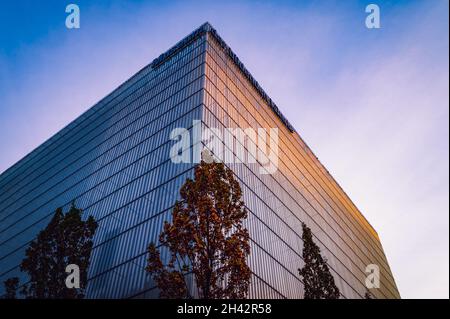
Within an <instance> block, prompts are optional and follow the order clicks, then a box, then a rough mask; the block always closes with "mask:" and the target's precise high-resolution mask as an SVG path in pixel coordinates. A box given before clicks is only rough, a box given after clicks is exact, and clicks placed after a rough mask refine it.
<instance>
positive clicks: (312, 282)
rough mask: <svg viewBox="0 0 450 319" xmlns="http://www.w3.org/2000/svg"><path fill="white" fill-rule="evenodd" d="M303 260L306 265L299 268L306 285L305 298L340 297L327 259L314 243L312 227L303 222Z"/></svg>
mask: <svg viewBox="0 0 450 319" xmlns="http://www.w3.org/2000/svg"><path fill="white" fill-rule="evenodd" d="M302 228H303V235H302V239H303V260H304V262H305V265H304V266H303V268H301V269H299V270H298V272H299V274H300V276H302V277H303V284H304V286H305V297H304V298H305V299H339V296H340V294H339V289H338V287H336V285H335V283H334V278H333V276H332V275H331V273H330V270H329V268H328V265H327V262H326V260H324V259H323V258H322V255H321V254H320V248H319V247H318V246H317V245H316V244H315V243H314V241H313V237H312V233H311V229H309V227H307V226H306V224H305V223H302Z"/></svg>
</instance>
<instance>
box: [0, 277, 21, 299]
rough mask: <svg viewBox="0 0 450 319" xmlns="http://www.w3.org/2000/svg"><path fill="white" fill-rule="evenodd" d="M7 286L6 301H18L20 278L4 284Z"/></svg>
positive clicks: (6, 281)
mask: <svg viewBox="0 0 450 319" xmlns="http://www.w3.org/2000/svg"><path fill="white" fill-rule="evenodd" d="M3 284H4V285H5V290H6V294H5V296H4V298H5V299H16V295H17V289H18V287H19V278H17V277H13V278H9V279H7V280H5V281H4V282H3Z"/></svg>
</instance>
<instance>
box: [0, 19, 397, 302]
mask: <svg viewBox="0 0 450 319" xmlns="http://www.w3.org/2000/svg"><path fill="white" fill-rule="evenodd" d="M194 121H200V123H201V125H202V128H215V129H217V130H218V131H219V132H223V130H224V129H225V128H237V127H240V128H255V129H256V128H278V132H279V133H278V145H279V146H278V160H277V163H276V165H277V167H278V169H277V170H276V172H275V173H273V174H261V173H260V171H259V169H260V168H261V165H260V164H259V163H258V160H257V159H254V160H253V161H250V160H245V159H242V158H238V157H239V154H238V152H236V148H237V147H238V144H239V142H240V141H238V140H233V142H234V144H233V145H234V146H232V147H231V149H230V148H228V149H227V146H224V148H223V152H227V153H228V154H232V157H233V159H234V161H233V163H226V165H228V166H229V167H230V168H231V169H232V170H233V171H234V173H235V175H236V178H237V179H238V180H239V182H240V184H241V187H242V189H243V194H244V201H245V204H246V206H247V208H248V211H249V217H248V219H247V221H246V225H247V227H248V229H249V232H250V237H251V247H252V249H251V255H250V257H249V263H250V266H251V269H252V272H253V275H252V280H251V287H250V291H249V297H250V298H302V295H303V286H302V282H301V279H300V277H299V276H298V271H297V269H298V268H300V267H302V263H303V262H302V258H301V252H302V240H301V222H305V223H306V224H307V225H308V226H309V227H310V228H311V230H312V232H313V234H314V235H315V241H316V243H317V244H318V245H319V246H320V248H321V250H322V254H323V255H324V256H325V257H326V259H327V260H328V263H329V266H330V268H331V271H332V273H333V276H334V278H335V281H336V284H337V286H338V287H339V289H340V291H341V294H342V298H363V297H364V294H365V292H366V288H365V284H364V283H365V279H366V276H367V274H366V273H365V269H366V267H367V265H369V264H376V265H378V266H379V268H380V275H381V285H380V288H379V289H371V291H370V292H371V293H372V295H374V297H376V298H398V297H399V293H398V290H397V287H396V285H395V281H394V279H393V276H392V274H391V271H390V269H389V265H388V262H387V260H386V257H385V255H384V252H383V249H382V247H381V243H380V240H379V238H378V236H377V233H376V232H375V231H374V229H373V228H372V227H371V226H370V225H369V223H368V222H367V221H366V220H365V219H364V217H363V216H362V214H361V213H360V212H359V211H358V209H357V208H356V207H355V205H354V204H353V203H352V202H351V200H350V199H349V198H348V196H347V195H346V194H345V192H344V191H343V190H342V189H341V188H340V187H339V185H338V184H337V183H336V182H335V181H334V179H333V178H332V177H331V176H330V175H329V173H328V172H327V170H326V169H325V168H324V167H323V165H322V164H321V163H320V162H319V161H318V160H317V158H316V157H315V156H314V154H313V153H312V151H311V150H310V149H309V148H308V146H307V145H306V144H305V143H304V142H303V140H302V139H301V138H300V136H299V135H298V134H297V133H296V132H295V130H294V129H293V128H292V126H291V125H290V124H289V122H288V121H287V120H286V119H285V118H284V117H283V115H282V114H281V113H280V111H279V110H278V108H277V107H276V105H275V104H274V103H273V102H272V101H271V100H270V98H269V97H268V96H267V94H265V93H264V91H263V90H262V89H261V87H260V86H259V85H258V83H257V82H256V81H255V80H254V79H253V77H252V76H251V75H250V73H249V72H248V71H247V70H246V69H245V67H244V66H243V65H242V63H241V62H240V61H239V59H238V58H237V57H236V56H235V55H234V53H233V52H232V51H231V49H230V48H229V47H228V46H227V45H226V44H225V42H224V41H223V40H222V39H221V38H220V36H219V35H218V34H217V32H216V31H215V30H214V29H213V28H212V27H211V26H210V25H209V24H204V25H202V26H201V27H200V28H199V29H197V30H195V31H194V32H193V33H191V34H190V35H188V36H187V37H186V38H185V39H183V40H182V41H180V42H179V43H178V44H176V45H175V46H174V47H173V48H171V49H170V50H169V51H167V52H166V53H164V54H162V55H161V56H160V57H158V58H157V59H155V60H154V61H153V62H152V63H151V64H149V65H148V66H147V67H145V68H144V69H142V70H141V71H139V72H138V73H137V74H136V75H134V76H133V77H132V78H130V79H129V80H128V81H126V82H125V83H124V84H122V85H121V86H120V87H119V88H117V89H116V90H115V91H113V92H112V93H111V94H110V95H108V96H107V97H105V98H104V99H103V100H101V101H100V102H99V103H97V104H96V105H94V106H93V107H92V108H91V109H89V110H88V111H87V112H85V113H84V114H83V115H81V116H80V117H79V118H77V119H76V120H75V121H73V122H72V123H70V124H69V125H68V126H67V127H65V128H64V129H63V130H61V131H60V132H59V133H57V134H56V135H55V136H53V137H52V138H50V139H49V140H48V141H46V142H45V143H44V144H42V145H41V146H40V147H38V148H37V149H36V150H34V151H33V152H32V153H30V154H29V155H28V156H26V157H25V158H24V159H22V160H21V161H19V162H18V163H17V164H15V165H14V166H12V167H11V168H10V169H8V170H7V171H5V172H4V173H3V174H1V175H0V282H3V281H4V280H6V279H7V278H10V277H13V276H19V277H20V278H21V281H22V282H26V280H27V279H26V277H25V276H24V274H22V273H20V271H19V264H20V261H21V260H22V259H23V257H24V252H25V249H26V248H27V245H28V244H29V242H30V241H31V240H32V239H33V238H34V237H35V236H36V234H37V233H38V232H39V231H40V230H41V229H43V228H44V227H45V226H46V225H47V223H48V222H49V220H50V218H51V217H52V215H53V212H54V210H55V209H56V208H57V207H64V208H68V206H69V205H70V203H71V202H72V200H75V202H76V205H77V206H78V207H80V208H82V209H83V211H84V214H85V215H86V216H88V215H93V216H94V217H95V218H96V219H97V221H98V223H99V228H98V230H97V233H96V235H95V238H94V249H93V252H92V257H91V266H90V268H89V284H88V288H87V297H89V298H154V297H157V295H158V293H157V291H156V289H155V288H154V285H153V283H152V281H151V280H150V278H149V276H148V275H147V274H146V272H145V269H144V268H145V266H146V257H147V256H146V248H147V246H148V244H149V243H150V242H152V241H156V240H157V237H158V235H159V233H160V231H161V230H162V224H163V222H164V220H169V219H170V214H171V208H172V206H173V204H174V202H175V200H176V199H177V198H178V190H179V188H180V187H181V185H182V184H183V183H184V181H185V180H186V178H187V177H192V175H193V168H194V166H195V163H174V161H173V160H172V159H171V158H170V154H171V152H170V150H171V147H172V146H173V145H174V143H175V141H174V140H172V139H171V138H170V134H171V132H172V130H173V129H175V128H185V129H187V130H188V132H189V133H193V130H194V128H193V124H194ZM191 135H193V134H191ZM269 142H270V141H268V145H269V146H270V145H271V144H270V143H269ZM199 143H202V144H201V145H202V146H203V145H206V146H207V143H205V141H203V142H202V141H200V142H199ZM192 144H193V145H191V149H190V152H191V153H194V152H196V151H197V150H198V149H199V148H198V147H197V146H198V145H196V144H195V142H193V143H192ZM242 147H243V148H244V149H247V148H248V147H249V143H244V145H242ZM212 151H213V152H214V153H215V155H217V156H219V157H220V156H223V154H218V153H217V152H216V150H214V149H212ZM2 293H3V287H1V288H0V295H1V294H2Z"/></svg>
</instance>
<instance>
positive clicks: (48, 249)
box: [5, 204, 97, 299]
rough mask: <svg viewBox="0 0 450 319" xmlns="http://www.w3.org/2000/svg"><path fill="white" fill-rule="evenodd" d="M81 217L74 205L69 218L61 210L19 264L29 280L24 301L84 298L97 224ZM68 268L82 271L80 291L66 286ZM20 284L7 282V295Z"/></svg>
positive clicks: (10, 280) (13, 279)
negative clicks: (30, 299) (28, 299)
mask: <svg viewBox="0 0 450 319" xmlns="http://www.w3.org/2000/svg"><path fill="white" fill-rule="evenodd" d="M81 215H82V211H81V210H80V209H78V208H76V207H75V205H74V204H72V206H71V207H70V209H69V211H68V212H67V213H66V214H64V213H63V212H62V209H61V208H58V209H57V210H56V212H55V215H54V216H53V218H52V219H51V221H50V223H49V224H48V225H47V227H46V228H45V229H44V230H42V231H41V232H40V233H39V234H38V235H37V237H36V239H34V240H33V241H32V242H31V244H30V246H29V247H28V248H27V250H26V252H25V258H24V259H23V260H22V262H21V264H20V270H21V271H23V272H26V273H27V274H28V278H29V281H28V282H27V283H25V284H24V285H23V286H22V289H21V291H20V293H21V294H22V295H23V296H24V297H25V298H39V299H44V298H51V299H61V298H63V299H75V298H83V297H84V290H85V287H86V283H87V269H88V266H89V261H90V256H91V251H92V246H93V242H92V238H93V236H94V233H95V230H96V229H97V222H96V221H95V220H94V218H93V217H92V216H90V217H89V218H88V219H87V220H86V221H83V220H82V219H81ZM69 264H75V265H77V266H78V267H79V269H80V288H67V286H66V278H67V276H68V274H67V273H66V271H65V270H66V267H67V266H68V265H69ZM18 283H19V282H18V279H17V278H11V279H8V280H7V281H6V282H5V288H6V291H7V294H8V293H10V294H12V293H13V290H14V289H13V288H14V287H15V288H16V289H17V286H18ZM14 295H15V293H14Z"/></svg>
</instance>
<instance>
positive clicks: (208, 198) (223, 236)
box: [147, 161, 251, 299]
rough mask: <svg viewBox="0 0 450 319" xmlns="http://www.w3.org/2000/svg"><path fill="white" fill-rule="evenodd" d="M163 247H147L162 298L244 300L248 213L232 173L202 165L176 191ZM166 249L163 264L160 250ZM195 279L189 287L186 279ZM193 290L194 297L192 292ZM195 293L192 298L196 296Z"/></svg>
mask: <svg viewBox="0 0 450 319" xmlns="http://www.w3.org/2000/svg"><path fill="white" fill-rule="evenodd" d="M180 195H181V200H180V201H177V202H176V203H175V206H174V208H173V211H172V221H171V222H167V221H166V222H165V223H164V228H163V231H162V233H161V234H160V236H159V242H160V244H161V246H160V247H159V249H158V248H156V246H155V244H154V243H152V244H150V246H149V248H148V253H149V255H148V265H147V271H148V272H149V273H150V274H151V276H152V278H153V280H154V281H155V282H156V284H157V286H158V288H159V290H160V297H161V298H194V297H198V298H203V299H224V298H245V297H246V295H247V292H248V287H249V283H250V274H251V272H250V268H249V266H248V265H247V263H246V259H247V256H248V255H249V253H250V246H249V235H248V230H247V229H246V228H245V227H244V225H243V221H244V220H245V219H246V218H247V211H246V209H245V207H244V203H243V201H242V191H241V188H240V186H239V183H238V182H237V181H236V180H235V178H234V176H233V172H232V171H231V170H230V169H229V168H227V167H225V165H224V164H223V163H216V162H210V163H207V162H205V161H201V163H200V164H199V165H197V167H196V168H195V173H194V179H193V180H192V179H188V180H186V182H185V183H184V185H183V186H182V187H181V189H180ZM162 249H167V252H168V258H166V259H164V258H163V260H162V258H161V255H162V254H161V253H160V250H162ZM189 276H190V278H192V279H193V284H191V285H190V284H189V283H188V280H187V278H188V277H189ZM192 287H195V288H194V289H195V291H192V290H193V289H192ZM195 292H196V293H195Z"/></svg>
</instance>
